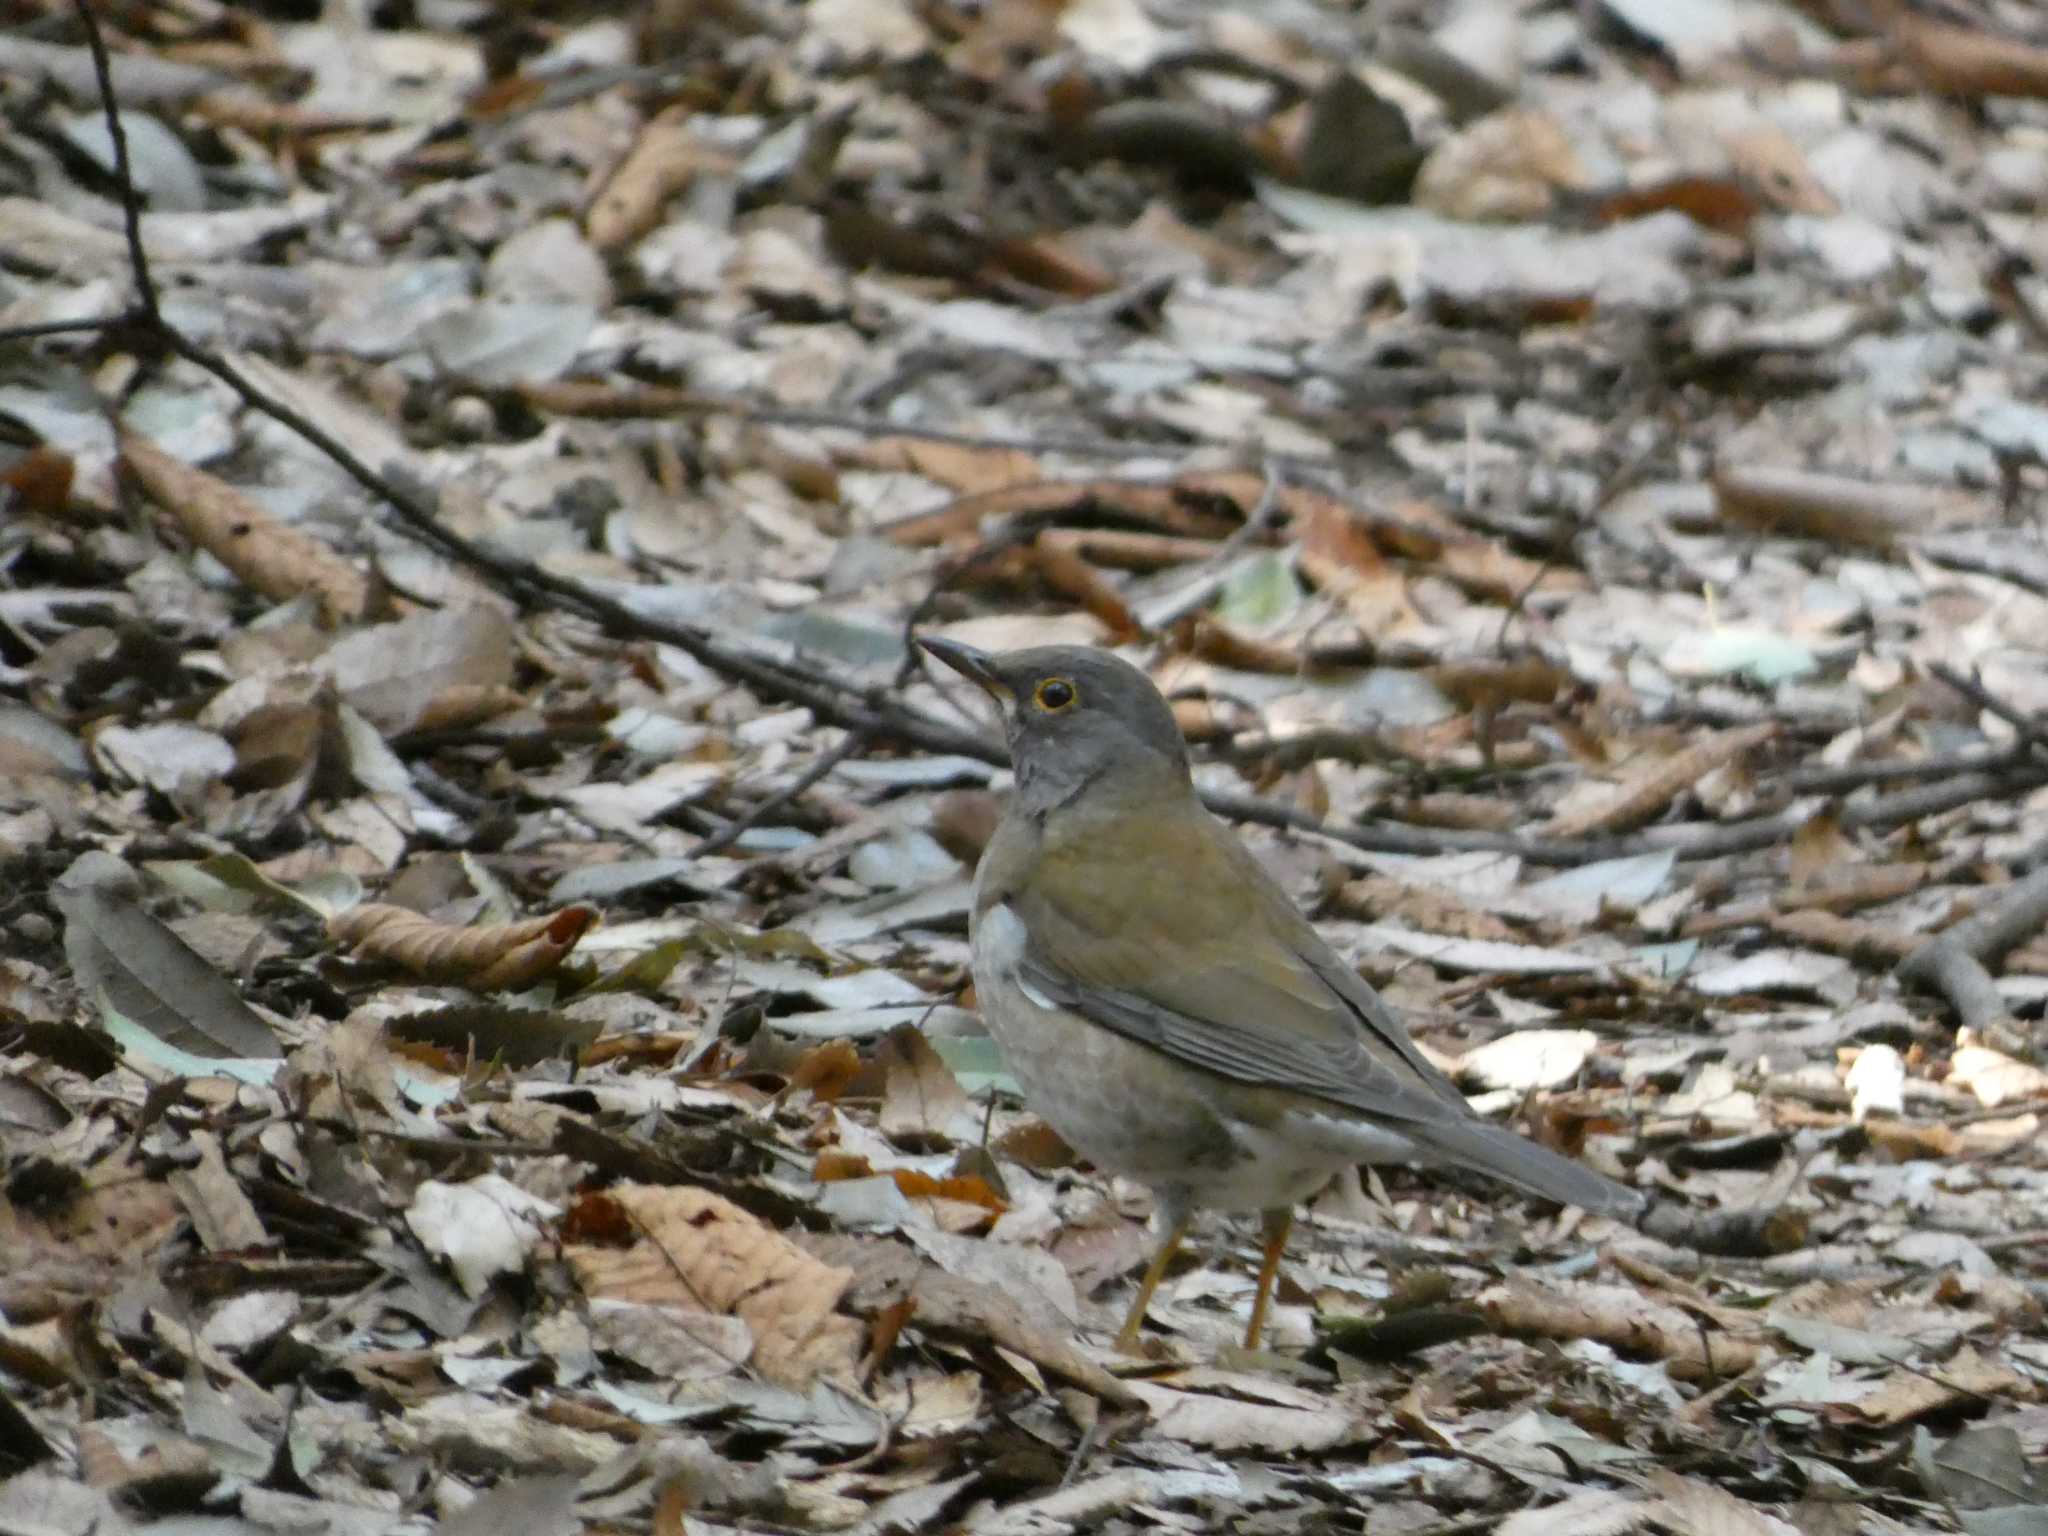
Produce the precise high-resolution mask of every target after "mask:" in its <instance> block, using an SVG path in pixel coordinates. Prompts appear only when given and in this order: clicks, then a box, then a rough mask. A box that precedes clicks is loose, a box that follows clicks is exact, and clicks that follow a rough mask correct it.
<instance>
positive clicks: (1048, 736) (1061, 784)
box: [918, 639, 1188, 810]
mask: <svg viewBox="0 0 2048 1536" xmlns="http://www.w3.org/2000/svg"><path fill="white" fill-rule="evenodd" d="M918 644H919V645H921V646H923V647H924V648H925V649H926V650H928V651H930V652H931V653H932V654H933V655H934V656H936V657H938V658H939V660H941V661H943V662H944V663H945V664H946V665H947V666H949V667H951V668H952V669H953V670H954V671H955V672H958V673H959V674H960V675H961V676H963V677H965V678H968V679H970V680H972V681H973V682H975V683H978V684H980V685H981V687H982V688H984V689H986V690H987V691H988V693H989V695H990V697H992V698H994V699H995V700H996V702H997V703H998V704H999V705H1001V706H1002V710H1003V727H1004V730H1005V731H1006V732H1007V733H1008V735H1009V738H1010V761H1011V762H1012V763H1013V764H1015V766H1016V770H1017V797H1018V799H1019V801H1020V802H1021V803H1022V804H1023V806H1024V807H1025V808H1026V809H1027V810H1047V809H1050V808H1051V807H1053V806H1056V805H1064V804H1066V803H1067V802H1069V801H1071V800H1073V799H1074V798H1075V797H1076V796H1078V795H1079V794H1080V793H1081V792H1082V791H1083V790H1085V789H1087V788H1088V787H1089V786H1090V785H1091V784H1094V783H1096V782H1097V781H1098V780H1100V779H1102V778H1103V777H1104V776H1105V775H1107V774H1110V773H1112V772H1113V773H1114V774H1115V777H1116V782H1117V783H1118V784H1120V785H1121V784H1125V783H1130V784H1132V785H1133V787H1137V786H1142V785H1145V784H1156V783H1158V782H1159V781H1161V780H1162V779H1163V780H1166V781H1169V782H1172V783H1177V784H1183V785H1184V784H1186V783H1187V781H1188V749H1187V744H1186V743H1185V742H1184V741H1183V740H1182V739H1181V734H1180V727H1179V725H1177V724H1176V723H1175V722H1174V718H1173V711H1172V710H1171V709H1169V708H1168V707H1167V703H1166V700H1165V699H1163V698H1161V697H1160V694H1159V690H1158V689H1157V688H1155V687H1153V686H1152V679H1151V678H1149V677H1147V676H1146V675H1145V674H1144V673H1142V672H1140V671H1139V670H1138V669H1137V668H1136V667H1134V666H1132V665H1131V664H1130V663H1129V662H1127V661H1122V660H1119V659H1118V658H1117V657H1115V656H1112V655H1110V654H1109V653H1108V652H1107V651H1093V650H1090V649H1088V648H1087V647H1086V646H1081V645H1037V646H1032V647H1031V648H1030V649H1028V650H1022V651H1003V652H1000V653H996V654H991V653H990V652H988V651H982V650H977V649H975V647H973V646H971V645H962V644H961V643H960V642H959V641H957V640H933V639H920V640H919V641H918Z"/></svg>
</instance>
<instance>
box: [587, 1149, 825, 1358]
mask: <svg viewBox="0 0 2048 1536" xmlns="http://www.w3.org/2000/svg"><path fill="white" fill-rule="evenodd" d="M581 1206H582V1207H584V1208H586V1209H584V1210H583V1211H581V1212H580V1213H579V1215H578V1220H579V1221H580V1222H583V1223H586V1224H587V1223H588V1222H589V1220H590V1217H589V1212H588V1208H590V1207H598V1208H610V1209H612V1210H613V1211H615V1212H616V1214H617V1221H618V1223H619V1227H618V1230H619V1231H620V1232H621V1233H622V1234H624V1235H623V1237H622V1239H621V1240H620V1241H619V1242H618V1244H617V1245H616V1246H597V1245H593V1244H590V1243H579V1242H567V1243H565V1244H564V1245H563V1250H562V1252H563V1257H564V1258H565V1259H566V1260H567V1261H568V1263H569V1267H570V1269H571V1271H572V1272H573V1273H574V1274H575V1276H576V1280H577V1283H578V1284H579V1285H580V1286H581V1287H582V1288H583V1292H584V1294H585V1295H587V1296H589V1297H591V1298H592V1299H593V1300H596V1299H599V1298H608V1299H612V1300H616V1301H626V1302H636V1303H640V1304H643V1305H649V1306H669V1307H679V1308H684V1309H687V1310H691V1311H702V1312H711V1313H730V1314H732V1315H733V1316H736V1317H738V1318H739V1319H740V1320H741V1321H743V1322H744V1323H745V1324H746V1325H747V1327H748V1328H749V1329H750V1330H751V1331H752V1334H753V1341H754V1348H753V1354H752V1356H751V1357H750V1363H751V1364H752V1365H753V1366H754V1367H755V1369H757V1370H759V1371H760V1372H761V1374H762V1375H763V1376H765V1377H766V1378H767V1379H768V1380H770V1381H774V1382H779V1383H781V1384H782V1385H784V1386H791V1387H804V1386H808V1385H809V1384H810V1383H811V1382H813V1381H817V1380H820V1379H826V1380H832V1381H839V1382H843V1383H846V1384H849V1385H850V1384H851V1383H852V1382H853V1380H854V1378H855V1373H856V1370H857V1367H858V1365H859V1361H860V1346H861V1327H860V1324H859V1323H858V1322H856V1321H855V1320H854V1319H853V1318H851V1317H847V1316H845V1315H844V1314H842V1313H840V1312H839V1311H838V1310H837V1308H838V1305H839V1301H840V1298H841V1297H843V1296H844V1295H845V1294H846V1289H847V1287H848V1286H849V1285H851V1284H852V1283H853V1275H852V1272H851V1271H849V1270H844V1269H839V1268H835V1267H834V1266H832V1265H828V1264H821V1263H820V1262H818V1260H816V1259H814V1258H812V1257H811V1256H810V1255H809V1254H807V1253H805V1252H804V1251H803V1250H802V1249H800V1248H798V1247H796V1246H795V1245H794V1244H793V1243H791V1242H790V1241H789V1240H788V1239H787V1238H785V1237H783V1236H781V1235H780V1234H779V1233H776V1232H774V1231H771V1230H770V1229H769V1228H767V1227H765V1226H763V1225H762V1224H761V1223H760V1222H759V1221H758V1220H756V1219H755V1218H754V1217H752V1216H750V1215H748V1214H747V1213H746V1212H745V1211H743V1210H741V1209H740V1208H739V1207H738V1206H736V1205H734V1204H732V1202H730V1201H728V1200H722V1199H720V1198H719V1197H718V1196H717V1195H714V1194H711V1193H709V1192H708V1191H705V1190H701V1189H690V1188H687V1187H679V1188H660V1187H655V1186H649V1185H637V1184H621V1185H615V1186H613V1187H612V1188H611V1189H609V1190H607V1191H605V1193H604V1194H602V1195H591V1196H586V1197H585V1198H584V1199H583V1201H582V1202H581Z"/></svg>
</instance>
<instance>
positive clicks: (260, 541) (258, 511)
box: [121, 432, 370, 624]
mask: <svg viewBox="0 0 2048 1536" xmlns="http://www.w3.org/2000/svg"><path fill="white" fill-rule="evenodd" d="M121 461H122V463H123V464H125V465H126V466H127V469H128V472H129V473H130V474H132V475H133V476H134V477H135V478H136V480H137V481H139V482H140V483H141V485H142V488H143V489H144V490H145V491H147V492H148V493H149V494H150V496H151V497H152V498H153V499H154V500H156V501H157V502H159V503H161V504H162V505H163V507H164V508H165V509H166V510H168V511H169V512H170V513H171V514H172V515H173V516H175V517H176V518H177V519H178V523H179V526H180V527H182V528H183V529H184V530H185V535H186V537H187V538H189V539H191V540H192V542H193V543H195V544H197V545H198V546H199V547H200V548H201V549H204V550H205V551H206V552H207V553H208V554H210V555H212V556H213V557H214V559H216V560H218V561H219V562H220V563H221V564H222V565H224V566H226V567H227V568H228V569H229V570H230V571H232V572H234V574H235V576H236V578H237V579H238V580H240V581H241V582H242V584H243V585H244V586H246V587H248V588H249V589H250V590H251V591H253V592H256V593H258V594H260V595H261V596H263V597H267V598H270V599H271V600H273V601H276V602H282V601H284V600H285V599H287V598H293V597H297V596H298V595H299V594H300V593H302V592H312V593H315V594H317V595H318V597H319V599H320V607H321V611H322V613H323V614H324V615H325V616H326V619H327V622H328V623H330V624H344V623H347V622H349V621H351V620H354V619H360V618H361V617H362V616H363V614H364V613H365V612H366V611H367V610H368V608H369V606H370V580H369V577H367V576H365V575H364V574H363V573H362V572H361V571H359V570H357V569H356V567H355V566H354V565H353V564H351V563H350V562H349V561H347V560H344V559H343V558H342V557H341V556H340V555H339V554H337V553H335V551H334V550H332V549H330V548H329V547H328V546H327V545H326V544H324V543H322V542H321V541H320V540H319V539H316V538H314V537H313V536H312V535H311V534H308V533H304V532H301V531H300V530H299V529H296V528H292V527H288V526H287V525H285V524H284V523H280V522H279V521H278V520H277V519H276V518H274V517H272V516H271V515H270V513H269V512H268V511H266V510H265V509H264V508H263V507H261V506H260V505H258V504H257V503H256V502H254V501H252V500H250V499H249V498H248V497H247V496H244V495H243V494H242V493H241V492H240V491H237V490H236V489H235V488H234V487H233V486H231V485H229V484H227V483H226V482H225V481H223V480H219V479H216V478H215V477H214V476H212V475H209V474H207V473H206V471H204V470H202V469H194V468H193V467H192V466H191V465H190V464H187V463H185V462H184V461H182V460H180V459H175V458H172V457H171V455H169V454H168V453H165V452H164V451H163V449H161V448H159V447H157V445H156V444H155V443H153V442H151V441H150V440H149V439H148V438H146V437H143V436H141V435H140V434H139V433H134V432H126V433H123V434H122V436H121Z"/></svg>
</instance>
